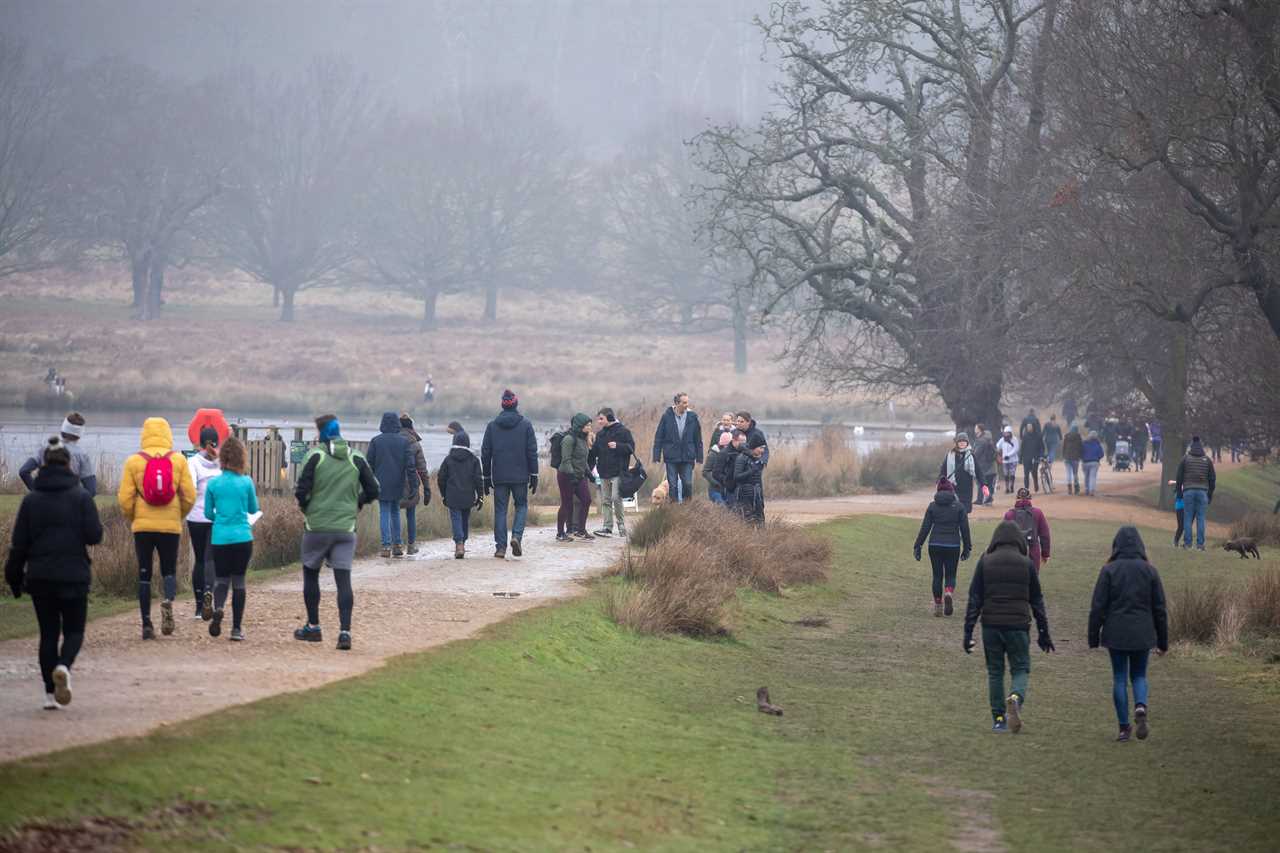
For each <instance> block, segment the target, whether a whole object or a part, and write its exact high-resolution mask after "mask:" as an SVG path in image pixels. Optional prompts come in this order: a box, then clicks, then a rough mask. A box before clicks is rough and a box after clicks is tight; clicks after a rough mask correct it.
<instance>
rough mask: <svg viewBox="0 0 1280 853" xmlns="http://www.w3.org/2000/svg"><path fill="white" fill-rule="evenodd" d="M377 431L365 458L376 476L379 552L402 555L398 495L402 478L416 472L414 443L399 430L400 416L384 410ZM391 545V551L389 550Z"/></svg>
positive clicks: (402, 481)
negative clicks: (379, 530)
mask: <svg viewBox="0 0 1280 853" xmlns="http://www.w3.org/2000/svg"><path fill="white" fill-rule="evenodd" d="M378 430H379V432H378V434H377V435H375V436H374V437H373V440H372V441H370V442H369V449H368V450H367V451H366V452H365V456H364V458H365V461H366V462H368V463H369V468H370V470H372V471H373V476H375V477H377V478H378V512H379V516H380V518H379V521H380V524H381V528H382V556H384V557H392V556H395V557H403V556H404V540H403V534H402V532H401V529H400V498H401V497H402V496H403V495H404V486H405V482H406V481H407V480H408V478H409V477H410V475H414V474H415V469H414V465H413V445H412V444H411V443H410V441H409V439H407V438H405V437H404V434H403V433H401V432H400V417H399V415H397V414H396V413H395V412H383V413H382V423H381V424H380V425H379V427H378ZM393 548H394V551H393V550H392V549H393Z"/></svg>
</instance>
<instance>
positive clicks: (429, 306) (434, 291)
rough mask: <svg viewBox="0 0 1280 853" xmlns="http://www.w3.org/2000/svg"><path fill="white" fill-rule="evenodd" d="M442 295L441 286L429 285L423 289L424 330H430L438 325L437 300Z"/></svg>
mask: <svg viewBox="0 0 1280 853" xmlns="http://www.w3.org/2000/svg"><path fill="white" fill-rule="evenodd" d="M439 297H440V288H438V287H431V286H427V287H424V288H423V289H422V331H424V332H429V331H431V330H433V329H435V327H436V300H437V299H438V298H439Z"/></svg>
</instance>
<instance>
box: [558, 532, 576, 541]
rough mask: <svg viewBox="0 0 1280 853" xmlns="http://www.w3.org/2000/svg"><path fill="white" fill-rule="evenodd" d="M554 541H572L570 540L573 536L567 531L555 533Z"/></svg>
mask: <svg viewBox="0 0 1280 853" xmlns="http://www.w3.org/2000/svg"><path fill="white" fill-rule="evenodd" d="M556 541H557V542H572V541H573V537H572V536H570V535H569V534H568V533H557V534H556Z"/></svg>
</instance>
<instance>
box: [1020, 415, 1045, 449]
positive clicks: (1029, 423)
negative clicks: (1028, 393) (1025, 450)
mask: <svg viewBox="0 0 1280 853" xmlns="http://www.w3.org/2000/svg"><path fill="white" fill-rule="evenodd" d="M1032 430H1035V432H1036V433H1037V434H1039V433H1040V432H1041V429H1040V418H1038V417H1036V410H1035V409H1027V416H1026V417H1025V418H1023V419H1022V423H1021V424H1019V425H1018V441H1021V442H1025V441H1026V440H1027V433H1029V432H1031V431H1032Z"/></svg>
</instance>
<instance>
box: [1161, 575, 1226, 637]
mask: <svg viewBox="0 0 1280 853" xmlns="http://www.w3.org/2000/svg"><path fill="white" fill-rule="evenodd" d="M1229 597H1230V595H1229V590H1228V589H1227V588H1226V587H1224V586H1221V585H1220V584H1199V585H1197V586H1192V585H1191V584H1190V583H1184V584H1183V585H1182V588H1181V589H1179V590H1178V591H1177V592H1176V593H1175V594H1174V595H1171V596H1169V599H1168V601H1167V606H1168V609H1169V642H1171V643H1174V642H1179V641H1186V642H1191V643H1212V642H1213V641H1214V639H1215V637H1216V636H1217V630H1218V619H1219V617H1220V616H1221V615H1222V611H1223V609H1224V608H1225V607H1226V605H1227V601H1228V599H1229Z"/></svg>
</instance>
